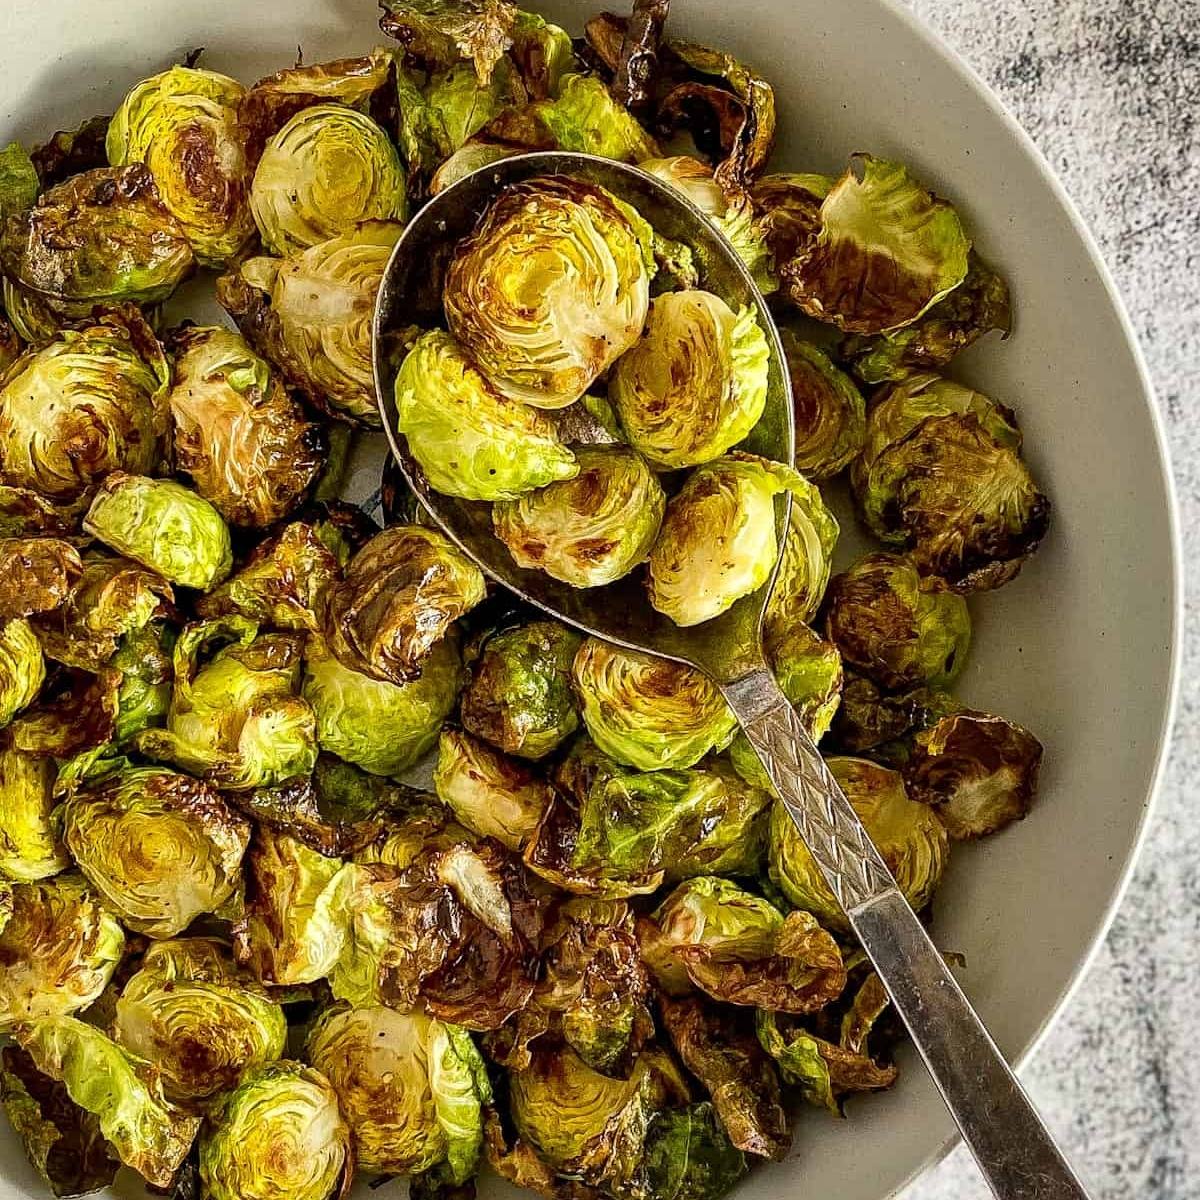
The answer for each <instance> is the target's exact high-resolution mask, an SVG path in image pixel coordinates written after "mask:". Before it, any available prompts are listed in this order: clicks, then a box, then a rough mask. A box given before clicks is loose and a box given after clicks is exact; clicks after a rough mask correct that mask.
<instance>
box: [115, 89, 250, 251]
mask: <svg viewBox="0 0 1200 1200" xmlns="http://www.w3.org/2000/svg"><path fill="white" fill-rule="evenodd" d="M244 95H245V89H244V88H243V87H242V85H241V84H240V83H238V82H237V81H236V80H233V79H230V78H228V77H227V76H225V75H218V74H216V73H215V72H214V71H202V70H197V69H195V68H192V67H172V68H171V69H170V70H169V71H164V72H163V73H162V74H161V75H155V76H153V77H152V78H150V79H145V80H143V81H142V82H141V83H139V84H137V86H136V87H134V88H133V90H132V91H130V93H129V94H128V95H127V96H126V97H125V99H124V100H123V101H122V102H121V106H120V107H119V108H118V109H117V111H116V113H115V114H114V116H113V118H112V121H111V123H110V124H109V127H108V134H107V147H108V161H109V162H110V163H111V164H112V165H113V166H114V167H124V166H127V165H128V164H130V163H137V162H142V163H145V164H146V166H147V167H149V168H150V173H151V174H152V175H153V176H154V182H155V184H156V185H157V187H158V193H159V196H160V198H161V200H162V202H163V204H164V205H165V206H166V207H167V209H168V210H169V211H170V212H171V213H172V214H173V215H174V217H175V219H176V220H177V221H178V222H179V224H180V225H182V226H183V230H184V232H185V233H186V235H187V238H188V241H190V242H191V244H192V249H193V250H194V251H195V252H196V257H197V258H198V259H199V260H200V261H201V262H202V263H204V264H205V265H206V266H213V267H219V266H222V265H224V264H225V263H226V262H228V261H230V260H231V259H234V258H236V257H237V255H238V254H239V253H240V252H241V251H242V250H243V249H244V248H245V246H246V244H247V242H249V241H250V239H251V237H253V236H254V220H253V217H252V216H251V215H250V207H249V203H248V200H249V193H250V178H251V175H250V164H249V162H248V160H247V156H246V150H245V146H244V144H243V140H242V131H241V129H240V128H239V125H238V112H237V108H238V104H239V103H240V102H241V99H242V97H243V96H244Z"/></svg>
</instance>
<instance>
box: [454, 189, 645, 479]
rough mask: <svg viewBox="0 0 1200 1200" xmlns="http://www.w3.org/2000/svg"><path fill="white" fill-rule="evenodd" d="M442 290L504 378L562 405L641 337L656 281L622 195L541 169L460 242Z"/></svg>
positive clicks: (494, 379) (463, 337)
mask: <svg viewBox="0 0 1200 1200" xmlns="http://www.w3.org/2000/svg"><path fill="white" fill-rule="evenodd" d="M632 215H636V214H632ZM443 298H444V304H445V310H446V321H447V324H448V325H449V327H450V332H451V333H452V334H453V335H454V337H455V339H456V340H457V341H458V342H459V343H460V345H461V346H462V348H463V350H464V351H465V352H466V353H467V354H468V355H469V356H470V357H471V359H473V360H474V361H475V362H476V363H477V364H478V365H479V369H480V370H481V371H482V372H483V373H484V375H486V376H487V377H488V379H489V380H490V381H491V383H492V384H493V386H494V387H495V388H496V389H498V390H499V391H500V392H501V393H503V394H504V395H506V396H508V397H510V398H512V399H514V400H523V401H525V402H526V403H528V404H532V405H536V406H537V407H539V408H563V407H565V406H566V405H568V404H572V403H574V402H575V401H576V400H578V399H579V397H580V396H582V395H583V394H584V392H586V391H587V390H588V388H589V387H591V385H592V384H593V383H594V382H595V380H596V379H597V378H598V377H599V376H600V375H602V374H603V373H604V372H605V371H606V370H607V369H608V368H609V367H610V366H611V365H612V364H613V363H614V362H615V361H616V360H617V359H618V358H620V356H621V355H622V354H624V353H625V351H626V350H628V349H629V348H630V347H631V346H633V345H634V344H635V343H636V342H637V340H638V337H639V335H640V334H641V331H642V326H643V325H644V324H645V322H646V313H647V309H648V306H649V301H650V280H649V274H648V272H647V268H646V262H645V257H644V249H643V247H642V244H641V242H640V241H639V238H638V235H637V233H636V232H635V229H634V227H633V225H632V223H631V216H630V215H629V214H627V212H626V211H625V210H624V209H623V208H622V207H621V205H620V204H619V203H618V201H617V200H616V199H615V198H614V197H613V196H611V195H610V194H609V193H608V192H606V191H604V190H603V189H602V188H599V187H596V186H594V185H592V184H589V183H585V182H583V181H582V180H577V179H566V178H557V177H553V178H540V179H531V180H528V181H527V182H525V183H519V184H514V185H513V186H511V187H509V188H506V189H505V190H504V191H503V192H502V193H501V194H500V196H499V197H498V199H496V200H495V201H494V202H493V203H492V205H491V207H490V208H489V209H488V210H487V212H486V213H485V214H484V216H483V219H482V220H481V221H480V223H479V225H478V226H477V227H476V229H475V232H474V233H473V234H472V235H471V236H470V237H469V238H467V239H466V240H465V241H463V242H462V243H460V244H459V246H458V248H457V249H456V251H455V254H454V257H453V259H452V260H451V262H450V266H449V268H448V270H447V272H446V283H445V290H444V296H443ZM546 482H549V481H548V480H547V481H546ZM493 498H496V497H493Z"/></svg>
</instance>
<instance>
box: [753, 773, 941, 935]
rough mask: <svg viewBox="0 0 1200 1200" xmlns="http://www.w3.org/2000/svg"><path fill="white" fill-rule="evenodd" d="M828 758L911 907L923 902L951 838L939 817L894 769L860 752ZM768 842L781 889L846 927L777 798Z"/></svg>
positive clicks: (830, 922) (928, 896) (833, 924)
mask: <svg viewBox="0 0 1200 1200" xmlns="http://www.w3.org/2000/svg"><path fill="white" fill-rule="evenodd" d="M828 762H829V769H830V771H832V772H833V777H834V778H835V779H836V780H837V781H838V783H839V784H840V785H841V787H842V790H843V791H844V792H845V793H846V796H847V798H848V799H849V801H850V803H851V805H852V806H853V808H854V811H855V812H856V813H858V816H859V819H860V820H861V821H862V823H863V824H864V825H865V826H866V829H867V832H868V833H869V834H870V835H871V841H873V842H874V843H875V846H876V848H877V849H878V850H879V853H880V854H881V855H882V856H883V860H884V862H886V863H887V865H888V868H889V870H890V871H891V872H892V874H893V875H894V876H895V878H896V883H897V885H898V886H899V888H900V890H901V891H902V892H903V893H904V895H905V898H906V899H907V900H908V902H909V904H911V905H912V906H913V908H915V909H918V910H919V909H922V908H924V907H925V905H926V904H928V903H929V901H930V899H931V898H932V896H933V893H934V890H935V889H936V888H937V885H938V882H939V881H940V879H941V877H942V871H943V869H944V868H945V865H946V857H947V853H948V847H949V843H948V841H947V838H946V831H945V829H944V828H943V827H942V824H941V822H940V821H939V820H938V819H937V816H936V815H935V813H934V812H933V810H932V809H931V808H929V807H928V806H927V805H925V804H918V803H917V801H915V800H910V799H909V797H908V794H907V792H906V791H905V789H904V781H903V780H902V779H901V777H900V776H899V775H898V774H897V773H896V772H895V771H889V770H888V769H887V768H886V767H881V766H878V765H877V764H875V763H873V762H868V761H867V760H866V759H862V758H831V759H829V760H828ZM769 845H770V853H771V878H772V879H773V880H774V881H775V883H776V885H777V886H778V887H779V888H780V890H781V891H782V892H783V894H784V895H785V896H786V897H787V898H788V899H789V900H790V901H791V902H792V903H793V904H795V905H796V906H797V907H798V908H804V909H807V910H808V911H809V912H811V913H813V914H814V915H815V916H816V917H817V918H818V919H819V920H821V921H823V922H824V923H825V924H826V925H828V926H829V927H830V928H831V929H836V930H845V929H847V928H848V926H847V924H846V916H845V914H844V913H843V912H842V910H841V907H840V906H839V905H838V902H837V900H836V899H835V898H834V896H833V893H832V892H831V891H830V890H829V887H828V885H827V884H826V882H825V877H824V876H823V875H822V874H821V869H820V868H819V867H818V866H817V863H816V860H815V859H814V858H813V856H812V855H811V854H810V853H809V851H808V848H807V847H806V846H805V845H804V842H803V840H802V839H801V837H800V834H799V832H798V831H797V830H796V827H795V825H794V824H793V823H792V819H791V817H790V816H788V812H787V809H786V808H784V806H783V805H782V804H781V803H779V802H776V805H775V808H774V810H773V811H772V814H771V836H770V842H769Z"/></svg>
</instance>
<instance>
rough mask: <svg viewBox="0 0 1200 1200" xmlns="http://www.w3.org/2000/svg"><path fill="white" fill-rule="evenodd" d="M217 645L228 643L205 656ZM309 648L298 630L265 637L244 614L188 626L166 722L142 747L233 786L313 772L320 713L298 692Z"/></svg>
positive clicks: (179, 645)
mask: <svg viewBox="0 0 1200 1200" xmlns="http://www.w3.org/2000/svg"><path fill="white" fill-rule="evenodd" d="M214 643H225V644H223V645H222V646H221V648H220V649H218V650H217V651H216V653H215V654H213V655H212V656H211V657H209V658H207V660H205V661H202V657H203V656H204V655H206V653H207V652H209V651H210V650H211V648H212V646H213V644H214ZM302 650H303V643H302V641H301V639H300V638H298V637H296V636H295V635H293V634H287V633H266V634H262V635H259V632H258V626H257V625H255V624H254V622H253V621H247V620H246V619H245V618H244V617H221V618H218V619H217V620H215V621H202V622H199V623H198V624H195V625H189V626H188V627H187V628H186V629H185V630H184V631H183V633H182V634H181V635H180V636H179V640H178V641H177V642H176V643H175V653H174V667H175V682H174V686H173V689H172V695H171V708H170V711H169V712H168V713H167V727H166V728H165V729H147V730H145V731H144V732H143V733H141V734H139V735H138V738H137V748H138V750H139V751H141V753H142V754H144V755H146V757H147V758H152V759H155V760H157V761H160V762H162V761H166V762H172V763H174V764H176V765H177V766H179V767H181V768H183V769H184V770H186V771H190V772H192V773H194V774H196V775H199V776H202V777H203V778H205V779H208V780H210V781H211V782H213V783H214V784H216V785H218V786H220V787H223V788H228V789H230V790H243V789H247V788H254V787H264V786H265V787H270V786H271V785H273V784H276V783H282V782H283V781H284V780H287V779H291V778H293V777H294V776H296V775H305V774H307V773H308V772H309V771H311V770H312V768H313V764H314V763H315V762H316V759H317V742H316V722H315V718H314V716H313V711H312V709H311V708H310V707H309V705H308V703H307V701H305V700H302V699H300V697H299V696H298V695H297V694H296V692H297V690H298V688H299V684H300V672H301V655H302Z"/></svg>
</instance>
